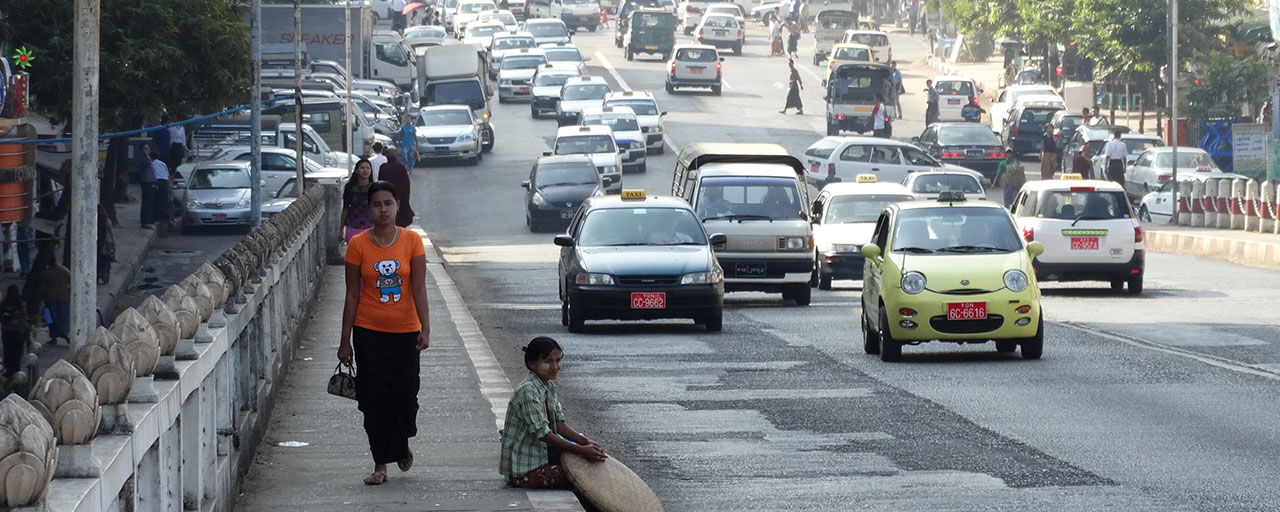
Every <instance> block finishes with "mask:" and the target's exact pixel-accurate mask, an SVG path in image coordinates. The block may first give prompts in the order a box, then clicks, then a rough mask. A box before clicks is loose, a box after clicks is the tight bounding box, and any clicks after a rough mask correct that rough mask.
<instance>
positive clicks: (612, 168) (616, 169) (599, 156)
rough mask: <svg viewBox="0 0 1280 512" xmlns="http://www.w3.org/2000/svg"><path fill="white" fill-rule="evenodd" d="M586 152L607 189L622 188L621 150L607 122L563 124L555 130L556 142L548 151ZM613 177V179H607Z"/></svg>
mask: <svg viewBox="0 0 1280 512" xmlns="http://www.w3.org/2000/svg"><path fill="white" fill-rule="evenodd" d="M553 154H555V155H586V156H587V157H588V158H590V159H591V163H592V164H594V165H595V166H596V172H599V173H600V177H601V178H603V179H604V180H605V182H606V183H609V184H608V185H607V186H606V187H605V190H606V191H607V192H610V193H612V192H621V191H622V154H621V153H619V152H618V145H617V143H616V142H614V140H613V131H612V130H610V129H609V127H608V126H565V127H563V128H560V129H559V130H558V131H556V143H555V147H554V148H553V149H552V151H551V152H549V153H545V154H544V155H543V156H551V155H553ZM610 180H612V181H610Z"/></svg>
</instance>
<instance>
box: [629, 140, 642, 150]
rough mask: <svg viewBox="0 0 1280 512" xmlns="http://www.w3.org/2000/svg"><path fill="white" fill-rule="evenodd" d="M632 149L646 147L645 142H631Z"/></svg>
mask: <svg viewBox="0 0 1280 512" xmlns="http://www.w3.org/2000/svg"><path fill="white" fill-rule="evenodd" d="M631 149H644V143H643V142H640V141H633V142H632V143H631Z"/></svg>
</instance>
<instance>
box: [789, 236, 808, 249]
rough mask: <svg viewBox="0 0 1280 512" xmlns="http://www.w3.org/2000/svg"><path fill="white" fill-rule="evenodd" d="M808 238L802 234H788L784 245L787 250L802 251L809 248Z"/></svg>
mask: <svg viewBox="0 0 1280 512" xmlns="http://www.w3.org/2000/svg"><path fill="white" fill-rule="evenodd" d="M808 242H809V239H808V238H806V237H803V236H789V237H787V240H786V245H785V247H786V248H787V250H788V251H803V250H806V249H808V248H809V243H808Z"/></svg>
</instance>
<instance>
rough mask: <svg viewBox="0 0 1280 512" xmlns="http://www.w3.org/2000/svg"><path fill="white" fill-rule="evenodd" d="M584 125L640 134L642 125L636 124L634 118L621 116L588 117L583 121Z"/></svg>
mask: <svg viewBox="0 0 1280 512" xmlns="http://www.w3.org/2000/svg"><path fill="white" fill-rule="evenodd" d="M582 124H584V125H587V126H593V125H602V126H608V127H609V128H611V129H613V131H614V132H615V133H616V132H638V131H640V123H637V122H636V118H634V117H619V116H600V117H588V118H585V119H583V121H582Z"/></svg>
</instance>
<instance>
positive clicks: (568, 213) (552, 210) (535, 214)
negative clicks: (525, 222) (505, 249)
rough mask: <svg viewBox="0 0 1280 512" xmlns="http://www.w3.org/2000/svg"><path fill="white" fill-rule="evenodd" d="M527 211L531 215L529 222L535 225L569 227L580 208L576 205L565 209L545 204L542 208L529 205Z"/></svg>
mask: <svg viewBox="0 0 1280 512" xmlns="http://www.w3.org/2000/svg"><path fill="white" fill-rule="evenodd" d="M561 204H563V203H561ZM526 210H527V211H528V213H529V220H530V221H531V222H533V223H536V224H554V225H568V224H569V219H570V218H572V217H573V214H574V212H576V211H577V210H578V206H577V205H574V206H569V207H565V206H558V205H554V204H545V205H541V206H534V205H529V206H528V207H526Z"/></svg>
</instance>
